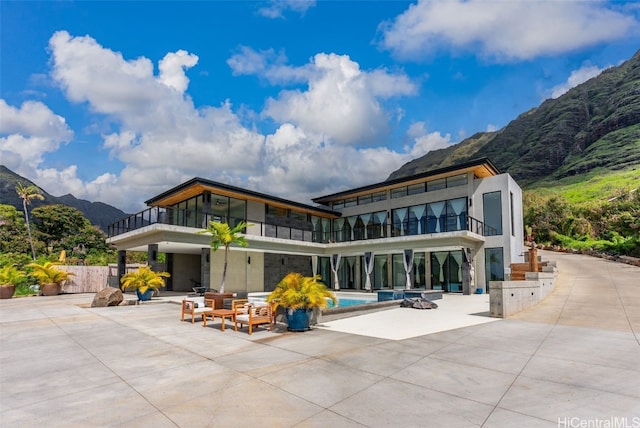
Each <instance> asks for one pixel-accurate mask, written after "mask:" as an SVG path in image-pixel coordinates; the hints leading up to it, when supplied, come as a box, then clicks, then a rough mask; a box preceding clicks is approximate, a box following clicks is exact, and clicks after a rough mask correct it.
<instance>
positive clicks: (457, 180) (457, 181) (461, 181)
mask: <svg viewBox="0 0 640 428" xmlns="http://www.w3.org/2000/svg"><path fill="white" fill-rule="evenodd" d="M465 184H467V174H461V175H456V176H453V177H448V178H447V187H455V186H464V185H465Z"/></svg>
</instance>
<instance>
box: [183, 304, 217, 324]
mask: <svg viewBox="0 0 640 428" xmlns="http://www.w3.org/2000/svg"><path fill="white" fill-rule="evenodd" d="M212 309H215V301H214V300H212V299H184V300H182V318H181V321H184V317H185V315H186V316H190V317H191V324H193V323H194V320H195V317H201V316H202V313H203V312H205V311H210V310H212Z"/></svg>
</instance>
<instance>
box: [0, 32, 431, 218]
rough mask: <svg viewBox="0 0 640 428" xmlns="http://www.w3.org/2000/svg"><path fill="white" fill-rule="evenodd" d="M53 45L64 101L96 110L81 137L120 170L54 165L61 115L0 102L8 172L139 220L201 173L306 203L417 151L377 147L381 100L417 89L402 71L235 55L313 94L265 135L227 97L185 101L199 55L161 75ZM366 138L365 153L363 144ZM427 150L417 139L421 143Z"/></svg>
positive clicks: (66, 44) (287, 98) (169, 60)
mask: <svg viewBox="0 0 640 428" xmlns="http://www.w3.org/2000/svg"><path fill="white" fill-rule="evenodd" d="M49 48H50V52H51V62H50V63H51V76H52V78H53V82H54V83H55V84H57V85H58V86H59V87H60V88H61V89H62V90H63V93H64V95H65V96H66V97H67V99H69V100H70V101H72V102H74V103H80V104H82V105H86V106H87V108H88V109H89V111H90V112H96V113H99V115H95V116H92V118H93V120H94V121H93V123H92V124H90V125H89V126H86V127H85V128H84V131H85V132H89V133H93V134H94V135H95V134H97V135H101V137H102V147H101V149H102V150H103V151H104V152H105V153H108V154H109V156H110V157H111V158H112V159H115V160H116V161H118V162H119V163H120V164H122V165H123V167H122V169H121V170H120V171H109V172H106V171H97V174H99V175H97V178H95V179H93V180H89V181H86V180H83V179H81V178H80V177H81V176H82V175H84V174H80V173H79V168H80V167H81V166H79V165H69V166H66V167H64V168H61V169H55V168H51V167H49V166H48V165H47V164H46V163H45V161H44V158H43V155H44V154H45V153H48V152H52V151H55V150H57V149H58V148H59V146H60V144H62V143H65V142H69V141H72V140H73V131H72V130H71V129H69V127H68V125H67V124H66V122H65V120H64V118H62V117H60V116H57V115H55V114H54V113H53V112H52V111H51V110H50V109H49V108H48V107H47V106H45V105H44V104H42V103H40V102H28V103H25V104H23V106H22V107H19V108H18V107H12V106H9V105H7V104H6V102H4V101H2V102H0V118H1V120H2V121H1V122H0V125H1V128H0V129H1V131H2V134H1V135H0V136H1V139H0V144H1V146H0V149H1V150H2V159H3V163H5V164H7V166H8V167H10V168H11V166H13V167H14V168H11V169H13V170H15V171H17V172H19V173H21V174H22V175H25V176H27V177H29V178H31V179H33V180H34V181H36V182H38V183H39V184H40V185H41V186H43V187H44V188H45V189H47V190H48V191H50V192H54V194H64V193H73V194H74V195H75V196H76V197H79V198H84V199H89V200H93V201H103V202H107V203H110V204H112V205H115V206H117V207H119V208H121V209H123V210H125V211H128V212H135V211H137V210H139V209H142V208H143V206H142V202H143V201H144V200H146V199H148V198H149V197H152V196H154V195H156V194H158V193H160V192H162V191H164V190H166V189H167V188H169V187H171V186H174V185H177V184H179V183H181V182H183V181H185V180H187V179H190V178H192V177H194V176H201V177H206V178H210V179H213V180H219V181H221V182H225V183H229V184H233V185H237V186H241V187H247V188H251V189H255V190H260V191H264V192H265V193H269V194H274V195H278V196H282V197H285V198H288V199H293V200H297V201H300V202H307V203H308V202H309V201H310V198H312V197H314V196H318V195H321V194H325V193H329V192H334V191H336V190H337V189H344V188H348V187H353V186H359V185H364V184H368V183H371V182H375V181H381V180H384V179H385V178H386V176H387V175H388V173H389V171H391V170H394V169H397V168H398V167H400V166H401V165H402V164H403V163H406V162H408V161H410V160H411V159H412V153H416V150H417V149H414V148H413V147H407V148H406V149H405V150H404V151H403V152H395V151H393V150H389V149H387V148H384V147H377V146H376V145H375V138H376V137H377V134H378V133H382V132H384V131H385V130H386V126H387V122H388V120H389V116H390V114H389V113H388V112H387V111H386V110H385V108H384V106H383V101H385V100H387V99H389V98H390V97H395V96H405V95H412V94H414V93H415V92H416V90H417V89H416V86H415V85H414V84H413V83H412V82H411V81H410V80H409V79H408V77H407V76H406V75H404V74H403V73H401V72H395V73H394V72H389V71H386V70H373V71H363V70H361V69H360V67H359V65H358V64H357V63H356V62H354V61H352V60H351V59H350V58H349V57H348V56H341V55H336V54H318V55H316V56H315V57H314V58H313V59H312V60H311V61H310V62H309V63H308V64H304V65H302V66H291V65H288V64H287V60H286V57H285V56H284V55H283V54H281V53H275V52H273V51H264V52H255V51H253V50H252V49H250V48H243V49H241V51H240V52H239V53H238V54H237V55H236V56H234V57H232V60H230V61H229V64H230V66H231V67H232V70H233V71H234V73H235V74H255V75H257V76H259V77H260V78H264V79H267V81H269V82H274V84H279V85H285V84H298V85H300V84H301V83H302V85H303V86H306V88H305V89H304V90H283V91H282V92H280V94H279V96H278V97H276V98H273V99H269V100H268V101H267V103H266V108H265V111H264V112H263V115H264V116H268V117H270V118H272V119H274V120H275V121H276V127H277V130H276V131H275V132H274V133H273V134H270V135H265V134H263V133H261V132H260V131H259V130H257V126H256V125H255V124H254V125H245V124H244V123H243V121H244V119H243V118H241V117H240V116H239V114H238V113H237V112H234V110H233V105H232V103H231V101H229V100H225V101H223V102H221V103H220V104H219V105H217V106H201V107H196V106H195V105H194V103H193V100H192V99H191V97H190V96H189V94H188V89H189V88H188V85H189V78H188V71H189V69H190V68H192V67H195V66H196V65H197V61H198V57H197V56H196V55H194V54H191V53H188V52H186V51H183V50H179V51H177V52H169V53H167V54H166V55H165V56H164V58H163V59H162V60H161V61H160V62H159V63H158V72H157V74H154V64H153V62H152V61H151V60H149V59H148V58H145V57H139V58H134V59H128V58H124V57H123V55H122V54H121V53H118V52H115V51H113V50H111V49H108V48H105V47H103V46H101V45H100V44H99V43H98V42H97V41H96V40H95V39H93V38H91V37H90V36H84V37H73V36H71V35H70V34H68V33H67V32H64V31H61V32H58V33H55V34H54V35H53V36H52V37H51V39H50V44H49ZM288 103H292V105H288ZM241 109H242V108H241ZM296 109H299V111H296ZM334 110H335V111H334ZM325 116H326V117H325ZM100 121H105V122H108V124H109V125H108V126H106V127H105V126H100V125H97V124H96V122H100ZM100 129H102V130H103V131H102V132H103V134H100V133H99V131H98V130H100ZM106 129H109V131H106V132H105V131H104V130H106ZM367 139H370V140H369V144H368V145H367V146H364V145H357V143H360V144H362V142H363V141H365V140H367ZM424 144H425V143H423V142H422V140H421V141H420V142H418V140H417V139H416V145H417V146H420V147H422V146H424ZM18 167H21V168H22V169H21V168H18Z"/></svg>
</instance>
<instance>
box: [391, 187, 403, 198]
mask: <svg viewBox="0 0 640 428" xmlns="http://www.w3.org/2000/svg"><path fill="white" fill-rule="evenodd" d="M403 196H407V186H404V187H396V188H395V189H391V199H395V198H401V197H403Z"/></svg>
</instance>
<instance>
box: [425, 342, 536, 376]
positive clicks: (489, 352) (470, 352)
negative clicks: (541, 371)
mask: <svg viewBox="0 0 640 428" xmlns="http://www.w3.org/2000/svg"><path fill="white" fill-rule="evenodd" d="M430 357H432V358H437V359H440V360H446V361H451V362H455V363H460V364H464V365H468V366H475V367H482V368H485V369H490V370H496V371H500V372H504V373H511V374H518V373H520V371H521V370H522V369H523V367H524V366H525V365H526V364H527V362H528V361H529V358H530V356H529V355H527V354H523V353H518V352H508V351H503V350H500V349H495V348H491V347H476V346H469V345H464V344H460V343H452V344H450V345H448V346H445V347H444V348H442V349H440V350H438V351H436V352H434V353H433V354H431V355H430Z"/></svg>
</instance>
